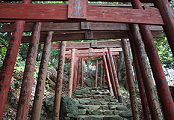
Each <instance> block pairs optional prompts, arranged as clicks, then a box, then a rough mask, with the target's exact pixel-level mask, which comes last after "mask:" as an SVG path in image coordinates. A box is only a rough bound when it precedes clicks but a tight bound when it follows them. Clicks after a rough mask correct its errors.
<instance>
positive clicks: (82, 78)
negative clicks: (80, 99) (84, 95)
mask: <svg viewBox="0 0 174 120" xmlns="http://www.w3.org/2000/svg"><path fill="white" fill-rule="evenodd" d="M83 62H84V61H83V58H82V73H81V87H83V70H84V63H83Z"/></svg>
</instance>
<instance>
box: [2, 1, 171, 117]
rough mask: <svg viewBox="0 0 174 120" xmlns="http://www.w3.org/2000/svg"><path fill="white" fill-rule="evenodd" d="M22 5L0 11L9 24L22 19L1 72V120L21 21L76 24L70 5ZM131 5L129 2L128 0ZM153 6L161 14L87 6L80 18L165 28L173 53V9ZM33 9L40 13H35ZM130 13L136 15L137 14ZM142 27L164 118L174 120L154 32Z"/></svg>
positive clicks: (160, 4) (160, 3)
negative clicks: (153, 36) (153, 25)
mask: <svg viewBox="0 0 174 120" xmlns="http://www.w3.org/2000/svg"><path fill="white" fill-rule="evenodd" d="M117 1H119V2H120V1H121V2H122V0H117ZM126 1H128V0H126ZM23 2H24V3H25V4H9V3H0V11H5V12H0V19H5V20H2V21H7V22H8V20H9V21H10V20H11V18H13V19H14V20H19V21H16V24H15V27H14V31H13V34H12V37H11V40H10V43H9V48H8V50H7V54H6V57H5V60H4V64H3V67H2V70H1V75H0V78H1V81H0V89H1V91H0V99H1V100H2V107H1V108H0V118H2V113H3V109H4V106H5V101H6V98H7V93H8V88H9V83H10V79H11V76H12V75H11V73H12V71H13V67H14V64H15V58H16V55H17V51H18V48H19V44H20V41H21V37H22V32H23V29H24V25H25V21H22V20H28V21H38V20H39V21H56V22H58V21H68V22H69V21H75V20H69V19H67V18H68V17H69V18H72V16H71V17H70V16H68V17H67V15H68V14H67V10H68V12H70V13H71V12H72V11H73V10H72V9H71V7H72V6H69V7H70V8H68V6H67V5H59V6H57V5H33V4H29V3H31V1H29V0H28V1H27V0H23ZM69 2H73V0H69ZM128 2H130V1H128ZM134 2H136V3H140V1H138V0H136V1H134ZM148 2H152V1H150V0H149V1H148ZM83 4H84V5H85V4H87V3H86V1H85V2H83ZM132 4H133V6H138V5H135V3H132ZM154 4H155V6H157V7H158V9H159V11H160V13H159V11H158V10H153V9H148V10H141V9H140V10H137V9H127V8H126V9H123V8H119V9H118V8H111V7H110V8H106V7H93V6H87V5H86V6H87V7H86V8H83V9H82V10H84V11H86V14H85V12H83V14H84V16H81V17H82V18H84V19H86V21H109V22H126V23H138V24H159V25H163V28H164V31H165V33H166V35H167V38H168V41H169V44H170V47H171V49H172V52H173V54H174V46H173V42H174V37H173V35H172V33H173V32H174V22H173V16H174V14H173V12H172V9H171V7H170V5H169V2H168V1H167V0H154ZM139 6H140V7H135V8H141V5H140V4H139ZM15 7H19V8H20V9H15ZM47 7H48V8H47ZM27 8H29V9H27ZM41 8H42V9H41ZM39 9H40V11H39ZM53 9H54V10H55V11H52V12H51V13H52V14H50V13H49V12H48V11H49V10H53ZM34 10H35V11H37V12H35V11H34ZM105 10H106V11H105ZM7 11H8V12H7ZM94 11H97V12H98V13H99V14H97V15H96V14H95V12H94ZM15 12H18V13H19V14H14V13H15ZM34 12H35V14H34ZM120 12H122V14H119V13H120ZM43 13H44V14H43ZM59 13H60V14H59ZM61 13H62V14H61ZM103 13H105V14H103ZM131 13H134V15H133V14H131ZM136 13H137V14H136ZM125 14H126V15H125ZM160 14H161V15H160ZM61 15H62V16H61ZM69 15H71V14H69ZM136 15H137V16H136ZM86 16H87V17H86ZM110 16H112V17H110ZM140 16H141V17H140ZM161 16H162V19H161ZM78 17H79V16H77V17H74V18H78ZM143 17H144V18H143ZM138 20H139V21H138ZM77 21H85V20H79V19H78V20H77ZM163 21H164V22H163ZM140 28H141V33H142V35H146V37H143V39H144V43H145V47H146V50H147V55H148V57H149V59H150V63H151V66H152V71H153V74H154V77H155V81H156V85H157V90H158V93H159V97H160V101H161V105H162V108H163V112H164V116H165V118H166V119H173V117H174V115H173V114H174V113H173V110H174V108H173V100H172V98H171V95H170V90H169V88H168V85H167V82H166V79H165V76H164V72H163V70H162V66H161V63H160V60H159V57H158V54H157V51H156V48H155V46H154V43H153V38H152V35H151V32H150V31H149V29H148V26H144V27H141V26H140ZM131 32H132V33H129V37H130V38H131V35H133V36H132V37H134V39H136V38H137V37H139V36H137V34H135V33H138V30H136V29H135V28H134V26H131ZM147 36H148V38H147ZM148 39H149V40H148ZM138 40H139V39H138ZM146 41H148V42H149V43H150V44H148V43H147V42H146ZM132 43H133V42H132ZM134 44H135V45H136V48H138V47H137V46H139V51H141V50H142V47H143V45H141V47H140V42H138V41H137V42H135V43H134ZM149 45H151V46H149ZM132 46H133V45H132ZM133 47H135V46H133ZM149 47H151V49H148V48H149ZM144 53H145V52H143V51H141V52H140V53H139V54H140V55H138V56H141V58H144ZM11 58H12V59H11ZM154 58H155V59H154ZM143 62H144V63H147V61H141V60H139V63H140V65H141V68H142V69H141V72H142V74H143V76H144V77H143V79H148V77H147V76H149V75H148V74H146V72H145V70H143V69H144V68H147V67H145V66H144V65H146V64H143ZM148 69H149V68H148ZM156 71H157V72H156ZM158 75H159V76H158ZM144 85H145V90H146V92H147V93H146V94H147V97H148V96H151V95H150V94H148V91H149V90H148V89H146V88H147V87H146V83H145V82H144ZM150 88H151V89H152V88H153V87H150ZM161 88H163V89H161ZM153 92H154V91H153V89H152V93H153ZM152 96H153V95H152ZM164 96H165V97H164ZM148 100H149V103H153V102H150V100H156V99H155V98H154V97H152V98H148ZM154 109H155V110H154ZM158 109H159V108H158V107H157V106H156V107H154V108H151V109H150V111H151V116H152V119H160V118H161V116H159V115H160V113H159V111H157V110H158ZM153 111H156V112H155V114H153ZM24 118H25V117H24ZM56 118H58V117H56ZM134 118H135V117H134Z"/></svg>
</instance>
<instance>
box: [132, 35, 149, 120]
mask: <svg viewBox="0 0 174 120" xmlns="http://www.w3.org/2000/svg"><path fill="white" fill-rule="evenodd" d="M129 36H130V38H129V39H131V40H133V38H132V34H131V32H129ZM131 51H132V56H133V62H134V66H135V71H136V77H137V81H138V88H139V91H140V97H141V105H142V109H143V115H144V119H145V120H150V119H151V116H150V114H149V113H150V111H149V106H148V102H147V97H146V93H145V88H144V83H143V76H142V73H141V69H140V64H139V62H138V56H137V55H138V54H137V51H136V49H135V47H133V46H131Z"/></svg>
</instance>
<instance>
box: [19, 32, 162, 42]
mask: <svg viewBox="0 0 174 120" xmlns="http://www.w3.org/2000/svg"><path fill="white" fill-rule="evenodd" d="M152 34H153V35H154V36H153V37H157V38H158V37H162V35H161V32H155V34H154V33H153V32H152ZM45 37H46V35H45V34H41V38H40V42H43V41H44V39H45ZM121 38H128V35H127V32H125V31H120V32H93V39H96V40H97V39H121ZM71 40H88V39H85V33H76V34H74V33H73V34H54V35H53V39H52V41H71ZM29 42H30V36H23V38H22V43H29Z"/></svg>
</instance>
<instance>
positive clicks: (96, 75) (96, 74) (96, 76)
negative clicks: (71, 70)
mask: <svg viewBox="0 0 174 120" xmlns="http://www.w3.org/2000/svg"><path fill="white" fill-rule="evenodd" d="M97 78H98V60H96V73H95V87H97Z"/></svg>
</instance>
